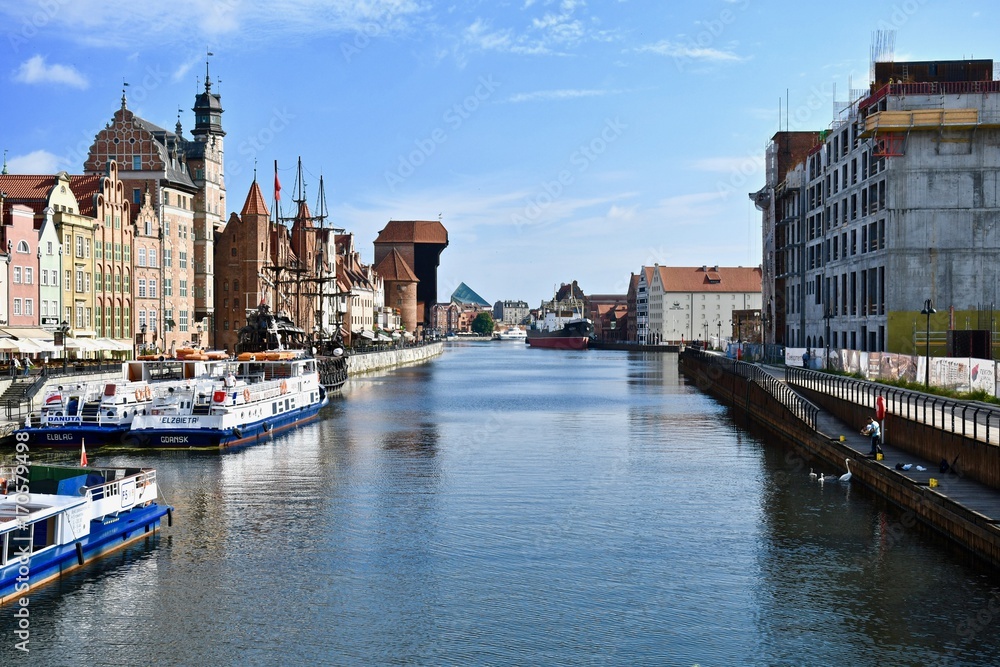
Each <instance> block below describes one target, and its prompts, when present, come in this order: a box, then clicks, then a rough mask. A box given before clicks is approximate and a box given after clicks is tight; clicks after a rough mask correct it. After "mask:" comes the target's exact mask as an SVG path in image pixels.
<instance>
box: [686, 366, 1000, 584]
mask: <svg viewBox="0 0 1000 667" xmlns="http://www.w3.org/2000/svg"><path fill="white" fill-rule="evenodd" d="M688 359H689V360H691V361H693V360H695V359H697V360H699V361H701V362H702V363H704V362H707V364H706V366H705V368H707V369H708V372H705V368H701V369H699V370H698V371H695V372H694V373H691V372H688V374H689V375H694V376H695V377H696V378H697V380H698V382H699V386H701V387H702V388H703V389H708V390H709V391H712V393H716V394H720V395H721V397H722V398H724V399H727V400H728V402H730V403H732V404H733V406H734V407H735V408H743V409H745V410H746V411H747V413H748V415H749V416H750V417H751V418H752V419H754V420H755V421H758V422H759V423H761V424H762V425H764V426H765V427H766V428H769V429H771V430H773V431H775V432H776V433H779V434H781V435H783V437H785V438H786V439H787V440H788V441H789V442H790V444H791V445H792V446H793V447H795V448H796V450H797V451H798V452H800V454H801V458H799V459H798V463H799V464H800V465H798V466H797V468H798V470H799V472H801V474H803V475H807V474H808V472H809V468H813V469H814V470H815V472H817V473H824V474H826V475H828V476H829V475H832V474H835V475H836V476H837V477H839V476H840V475H842V474H844V473H846V472H847V466H846V459H851V472H852V478H851V483H860V484H862V485H864V486H866V487H868V488H869V489H870V490H872V491H874V492H875V493H877V494H878V495H880V496H882V497H883V498H885V499H887V500H889V501H890V502H892V503H894V504H896V505H898V506H900V507H901V508H902V509H903V510H904V512H906V513H907V516H909V519H910V520H913V521H915V520H917V519H919V520H921V521H922V522H923V523H925V524H926V525H928V526H929V527H931V528H932V529H934V530H936V531H938V532H940V533H941V534H943V535H945V536H946V537H948V538H949V539H950V540H952V541H954V542H955V543H957V544H959V545H961V546H962V547H963V548H965V549H967V550H969V551H970V552H971V553H973V554H974V555H975V556H977V557H978V558H980V559H982V560H983V561H985V562H986V563H988V564H989V565H991V566H992V567H994V568H998V567H1000V529H998V527H997V524H998V521H1000V490H998V489H997V488H996V487H995V486H994V485H992V484H989V483H987V482H986V481H984V480H989V479H992V475H993V473H994V469H995V467H996V465H995V462H996V460H997V456H998V454H1000V452H998V450H997V447H996V445H993V444H990V440H991V439H992V437H993V435H992V431H993V430H994V429H995V426H994V427H993V428H990V426H991V425H992V421H991V420H992V416H991V415H992V413H993V411H992V410H991V409H989V408H986V407H983V406H979V405H975V406H971V407H970V408H969V409H963V408H962V406H961V405H960V404H959V402H956V401H953V400H949V399H941V398H940V397H930V396H926V395H919V396H917V397H915V398H914V397H903V396H901V395H899V392H900V390H897V389H895V388H893V387H885V386H882V385H878V384H876V383H870V382H864V381H858V380H853V379H845V378H840V377H837V376H828V375H826V374H823V373H819V372H816V371H805V370H803V369H797V368H789V367H784V366H764V365H757V364H747V363H743V362H735V361H733V360H727V359H725V358H724V357H720V356H719V355H714V354H702V353H694V354H690V353H689V356H688ZM720 370H721V371H724V372H723V373H720V372H719V371H720ZM762 376H764V377H765V378H771V379H772V380H773V381H774V382H769V381H763V382H762V381H761V377H762ZM741 379H742V381H743V383H742V384H741ZM734 381H735V382H736V384H733V382H734ZM845 381H846V382H849V383H851V384H852V388H851V393H850V395H849V396H847V397H844V396H838V394H841V393H843V392H842V386H841V385H842V383H843V382H845ZM758 386H759V387H762V388H763V391H765V392H767V394H769V395H770V396H772V397H773V401H774V403H773V404H772V405H771V406H766V405H762V404H761V403H763V401H762V400H761V399H760V398H757V399H756V401H752V400H750V399H749V398H747V397H749V395H750V392H751V390H753V388H754V387H758ZM908 393H914V392H908ZM885 394H893V399H894V400H891V401H887V403H888V409H887V413H886V419H885V421H884V422H883V423H885V424H886V433H885V434H884V442H883V445H882V449H883V452H884V458H883V460H882V461H876V460H875V459H873V458H869V457H868V452H869V451H870V449H871V444H870V439H869V438H868V436H865V435H862V434H861V433H859V431H860V429H861V428H862V426H863V425H864V424H865V423H866V422H867V418H868V417H869V416H875V407H874V406H875V401H876V397H877V396H880V395H885ZM924 398H926V401H924V403H923V405H924V409H920V410H918V409H905V410H902V409H900V408H901V407H902V406H904V405H910V404H911V403H913V402H914V401H917V402H919V401H922V400H923V399H924ZM778 405H780V406H782V407H784V408H787V409H788V410H789V412H790V413H791V414H790V415H786V417H790V418H785V419H782V418H780V417H776V416H775V414H774V413H775V410H774V408H775V407H778ZM927 406H930V407H927ZM769 410H770V412H769ZM894 410H897V411H898V412H897V411H894ZM900 412H901V413H902V414H899V413H900ZM966 413H971V416H968V415H966ZM949 414H950V415H951V416H952V419H950V420H948V419H946V416H948V415H949ZM956 414H961V415H963V416H964V418H955V415H956ZM791 415H794V416H791ZM946 424H947V426H948V428H947V429H945V428H944V427H945V425H946ZM973 434H975V435H977V436H979V438H980V439H979V440H975V439H973V438H972V435H973ZM928 452H934V453H935V455H933V456H927V453H928ZM966 459H967V460H966ZM942 460H944V461H946V462H948V467H949V469H948V470H947V471H946V472H943V473H942V472H941V470H940V466H941V463H942ZM963 461H966V463H967V464H966V465H963ZM897 464H901V465H910V468H909V470H897V469H896V465H897ZM917 466H921V467H923V468H924V469H925V470H923V471H920V470H917ZM932 479H933V480H935V482H934V485H933V486H932V483H931V480H932ZM834 483H839V482H837V481H834Z"/></svg>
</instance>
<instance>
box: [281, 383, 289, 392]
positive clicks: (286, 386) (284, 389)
mask: <svg viewBox="0 0 1000 667" xmlns="http://www.w3.org/2000/svg"><path fill="white" fill-rule="evenodd" d="M281 393H282V394H287V393H288V383H287V382H285V381H284V380H282V381H281Z"/></svg>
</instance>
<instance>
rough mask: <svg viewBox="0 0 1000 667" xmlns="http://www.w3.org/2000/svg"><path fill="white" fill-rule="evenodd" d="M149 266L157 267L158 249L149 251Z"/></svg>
mask: <svg viewBox="0 0 1000 667" xmlns="http://www.w3.org/2000/svg"><path fill="white" fill-rule="evenodd" d="M149 265H150V266H153V267H155V266H156V248H150V249H149Z"/></svg>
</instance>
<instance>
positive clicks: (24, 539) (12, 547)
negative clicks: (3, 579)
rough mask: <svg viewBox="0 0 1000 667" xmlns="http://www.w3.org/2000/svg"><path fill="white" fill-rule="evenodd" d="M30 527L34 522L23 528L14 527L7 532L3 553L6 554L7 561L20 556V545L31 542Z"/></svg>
mask: <svg viewBox="0 0 1000 667" xmlns="http://www.w3.org/2000/svg"><path fill="white" fill-rule="evenodd" d="M32 528H34V524H30V525H27V526H25V527H24V528H15V529H14V530H12V531H10V532H9V533H7V548H6V549H4V553H6V554H7V562H8V563H9V562H11V561H12V560H17V559H18V558H19V557H20V550H21V547H22V546H24V545H26V544H31V533H32Z"/></svg>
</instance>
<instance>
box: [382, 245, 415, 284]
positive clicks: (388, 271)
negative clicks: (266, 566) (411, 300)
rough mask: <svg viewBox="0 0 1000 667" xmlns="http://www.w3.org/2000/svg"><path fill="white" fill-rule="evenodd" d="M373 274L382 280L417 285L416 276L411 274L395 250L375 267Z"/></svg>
mask: <svg viewBox="0 0 1000 667" xmlns="http://www.w3.org/2000/svg"><path fill="white" fill-rule="evenodd" d="M375 273H377V274H378V275H379V276H381V277H382V280H395V281H397V282H409V283H417V282H420V280H418V279H417V275H416V274H415V273H413V269H411V268H410V266H409V264H407V263H406V260H405V259H403V256H402V255H400V254H399V253H398V252H397V251H396V249H395V248H393V249H392V252H390V253H389V254H388V255H386V256H385V257H383V258H382V261H381V262H379V263H378V266H376V267H375Z"/></svg>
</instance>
